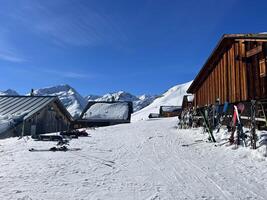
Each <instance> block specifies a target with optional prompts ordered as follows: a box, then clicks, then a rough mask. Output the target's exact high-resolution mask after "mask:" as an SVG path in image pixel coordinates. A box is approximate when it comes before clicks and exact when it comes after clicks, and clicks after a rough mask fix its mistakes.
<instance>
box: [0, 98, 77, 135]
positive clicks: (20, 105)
mask: <svg viewBox="0 0 267 200" xmlns="http://www.w3.org/2000/svg"><path fill="white" fill-rule="evenodd" d="M0 116H1V118H2V119H4V120H5V121H7V122H8V125H9V126H8V127H7V128H6V130H5V131H3V132H1V133H0V138H6V137H12V136H21V135H32V136H33V137H35V136H36V135H39V134H44V133H51V132H58V131H63V130H68V129H69V127H70V124H71V121H72V117H71V115H70V114H69V112H68V111H67V110H66V108H65V107H64V105H63V104H62V103H61V101H60V100H59V99H58V97H55V96H0Z"/></svg>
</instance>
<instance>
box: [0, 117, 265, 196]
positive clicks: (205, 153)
mask: <svg viewBox="0 0 267 200" xmlns="http://www.w3.org/2000/svg"><path fill="white" fill-rule="evenodd" d="M176 124H177V119H176V118H168V119H158V120H148V121H138V122H136V123H131V124H123V125H117V126H112V127H104V128H99V129H96V130H88V133H90V134H91V137H87V138H79V139H75V140H72V141H71V142H70V147H72V148H81V150H80V151H68V152H29V151H28V149H29V148H33V147H34V148H38V149H43V148H45V149H48V148H49V147H52V146H53V145H55V143H52V142H36V141H33V140H27V139H26V138H24V139H21V140H18V139H17V138H10V139H5V140H1V145H0V157H1V162H0V183H1V187H0V199H3V200H4V199H21V200H22V199H23V200H30V199H32V200H37V199H38V200H39V199H46V200H50V199H51V200H61V199H66V200H67V199H77V200H78V199H79V200H81V199H92V200H94V199H102V200H139V199H144V200H159V199H161V200H176V199H177V200H180V199H181V200H182V199H188V200H190V199H192V200H198V199H202V200H244V199H246V200H252V199H253V200H265V199H266V188H267V168H266V161H267V160H266V158H265V157H263V156H262V155H261V154H260V152H259V151H258V150H250V149H249V148H243V147H240V148H239V149H237V150H232V149H231V147H226V146H221V147H215V146H214V144H212V143H207V142H203V140H205V139H206V138H207V135H206V134H202V133H201V132H202V129H201V128H200V129H187V130H178V129H176V128H174V127H175V125H176ZM195 140H198V141H199V142H197V143H195V144H194V142H195ZM201 141H202V142H201ZM192 143H193V144H192ZM183 145H188V146H183Z"/></svg>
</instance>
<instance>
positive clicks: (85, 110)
mask: <svg viewBox="0 0 267 200" xmlns="http://www.w3.org/2000/svg"><path fill="white" fill-rule="evenodd" d="M96 103H106V104H116V103H127V104H128V106H129V109H130V110H129V112H130V113H132V112H133V103H132V102H131V101H88V103H87V105H86V107H85V108H84V109H83V111H82V113H81V115H80V119H82V118H83V116H84V114H85V113H86V112H87V110H88V109H89V108H90V107H91V106H92V105H94V104H96Z"/></svg>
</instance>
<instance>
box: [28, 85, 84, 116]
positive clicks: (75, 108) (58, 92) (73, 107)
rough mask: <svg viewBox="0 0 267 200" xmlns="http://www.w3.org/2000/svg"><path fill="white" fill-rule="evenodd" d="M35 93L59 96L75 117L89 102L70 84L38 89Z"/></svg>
mask: <svg viewBox="0 0 267 200" xmlns="http://www.w3.org/2000/svg"><path fill="white" fill-rule="evenodd" d="M33 93H34V95H38V96H46V95H49V96H58V97H59V99H60V100H61V102H62V103H63V105H64V106H65V107H66V108H67V110H68V111H69V112H70V114H71V115H72V116H73V117H78V116H79V115H80V114H81V112H82V110H83V109H84V108H85V106H86V104H87V102H86V100H85V99H84V98H83V97H82V96H81V95H80V94H79V93H78V92H77V91H76V90H75V89H74V88H73V87H71V86H70V85H68V84H62V85H56V86H51V87H45V88H41V89H37V90H34V92H33Z"/></svg>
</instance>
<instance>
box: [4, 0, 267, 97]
mask: <svg viewBox="0 0 267 200" xmlns="http://www.w3.org/2000/svg"><path fill="white" fill-rule="evenodd" d="M0 3H1V4H0V5H1V7H0V24H1V26H0V90H5V89H7V88H12V89H15V90H17V91H18V92H20V93H26V92H29V90H30V88H40V87H45V86H51V85H55V84H64V83H68V84H70V85H71V86H73V87H74V88H76V89H77V90H78V91H79V92H80V93H81V94H83V95H87V94H104V93H107V92H111V91H117V90H125V91H129V92H131V93H133V94H142V93H148V94H160V93H162V92H164V91H165V90H166V89H168V88H169V87H171V86H173V85H176V84H179V83H183V82H186V81H190V80H192V79H193V78H194V77H195V76H196V74H197V73H198V71H199V69H200V68H201V67H202V65H203V63H204V62H205V61H206V59H207V57H208V56H209V54H210V53H211V51H212V49H213V48H214V46H215V45H216V43H217V41H218V40H219V38H220V37H221V35H222V34H224V33H257V32H265V31H267V12H266V10H267V1H266V0H265V1H257V0H255V1H251V0H249V1H242V0H223V1H215V0H203V1H201V0H199V1H197V0H194V1H193V0H186V1H179V0H39V1H38V0H16V1H15V0H8V1H7V0H0Z"/></svg>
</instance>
